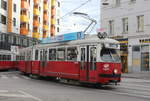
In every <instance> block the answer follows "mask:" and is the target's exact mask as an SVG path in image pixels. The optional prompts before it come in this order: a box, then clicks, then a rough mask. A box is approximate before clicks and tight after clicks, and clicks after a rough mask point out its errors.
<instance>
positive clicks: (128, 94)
mask: <svg viewBox="0 0 150 101" xmlns="http://www.w3.org/2000/svg"><path fill="white" fill-rule="evenodd" d="M119 100H121V101H150V81H148V80H140V79H131V78H123V81H122V83H120V84H119V85H117V86H107V87H101V88H95V87H87V86H86V87H83V86H77V85H70V84H64V83H57V82H54V81H50V80H43V79H42V80H41V79H31V78H29V77H27V76H24V75H21V73H20V72H16V71H13V72H12V71H10V72H0V101H119Z"/></svg>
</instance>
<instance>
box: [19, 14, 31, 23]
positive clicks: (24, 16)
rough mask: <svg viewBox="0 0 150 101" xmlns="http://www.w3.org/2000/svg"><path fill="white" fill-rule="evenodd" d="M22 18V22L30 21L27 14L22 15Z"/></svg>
mask: <svg viewBox="0 0 150 101" xmlns="http://www.w3.org/2000/svg"><path fill="white" fill-rule="evenodd" d="M20 20H21V22H29V19H28V17H27V15H21V16H20Z"/></svg>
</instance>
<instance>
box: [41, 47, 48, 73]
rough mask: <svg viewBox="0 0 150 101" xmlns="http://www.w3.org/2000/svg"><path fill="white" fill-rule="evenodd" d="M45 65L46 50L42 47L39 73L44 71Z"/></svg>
mask: <svg viewBox="0 0 150 101" xmlns="http://www.w3.org/2000/svg"><path fill="white" fill-rule="evenodd" d="M46 66H47V50H45V49H43V50H41V51H40V73H44V70H45V68H46Z"/></svg>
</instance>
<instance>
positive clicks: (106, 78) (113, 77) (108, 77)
mask: <svg viewBox="0 0 150 101" xmlns="http://www.w3.org/2000/svg"><path fill="white" fill-rule="evenodd" d="M99 81H100V83H102V84H110V83H115V84H116V83H118V82H120V81H121V74H99Z"/></svg>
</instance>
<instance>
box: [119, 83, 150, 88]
mask: <svg viewBox="0 0 150 101" xmlns="http://www.w3.org/2000/svg"><path fill="white" fill-rule="evenodd" d="M120 85H123V86H134V87H135V86H136V87H143V88H149V89H150V86H143V85H137V84H120Z"/></svg>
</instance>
